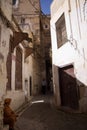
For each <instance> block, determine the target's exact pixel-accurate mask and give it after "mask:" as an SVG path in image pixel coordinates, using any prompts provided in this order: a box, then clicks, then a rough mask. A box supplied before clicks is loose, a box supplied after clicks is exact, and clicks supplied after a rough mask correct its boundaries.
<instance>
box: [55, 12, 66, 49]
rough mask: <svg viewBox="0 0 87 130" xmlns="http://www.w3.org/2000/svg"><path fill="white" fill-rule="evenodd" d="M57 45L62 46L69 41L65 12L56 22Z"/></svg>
mask: <svg viewBox="0 0 87 130" xmlns="http://www.w3.org/2000/svg"><path fill="white" fill-rule="evenodd" d="M56 33H57V45H58V48H59V47H61V46H62V45H63V44H64V43H65V42H66V41H67V33H66V26H65V18H64V14H63V15H62V16H61V17H60V18H59V19H58V21H57V22H56Z"/></svg>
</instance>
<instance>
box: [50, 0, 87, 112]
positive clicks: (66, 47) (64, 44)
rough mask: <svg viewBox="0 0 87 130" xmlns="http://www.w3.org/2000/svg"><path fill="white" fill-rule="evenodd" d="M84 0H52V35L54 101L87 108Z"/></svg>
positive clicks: (72, 106) (86, 23) (86, 18)
mask: <svg viewBox="0 0 87 130" xmlns="http://www.w3.org/2000/svg"><path fill="white" fill-rule="evenodd" d="M86 31H87V1H86V0H61V1H59V0H54V1H53V2H52V4H51V37H52V39H51V40H52V57H53V59H52V61H53V82H54V93H55V101H56V103H57V105H59V106H60V105H62V106H66V107H71V108H73V109H80V110H81V111H87V87H86V86H87V60H86V57H87V56H86V55H87V51H86V49H87V45H86V42H87V39H86V38H87V34H86Z"/></svg>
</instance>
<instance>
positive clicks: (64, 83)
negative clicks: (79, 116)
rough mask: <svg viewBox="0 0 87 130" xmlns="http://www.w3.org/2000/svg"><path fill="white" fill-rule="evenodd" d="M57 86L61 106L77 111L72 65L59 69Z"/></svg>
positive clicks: (76, 90)
mask: <svg viewBox="0 0 87 130" xmlns="http://www.w3.org/2000/svg"><path fill="white" fill-rule="evenodd" d="M59 84H60V95H61V105H62V106H66V107H70V108H73V109H78V107H79V103H78V88H77V84H76V78H75V75H74V69H73V66H72V65H70V66H67V67H64V68H60V69H59Z"/></svg>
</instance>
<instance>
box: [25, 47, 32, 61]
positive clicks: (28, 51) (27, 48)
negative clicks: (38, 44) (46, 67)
mask: <svg viewBox="0 0 87 130" xmlns="http://www.w3.org/2000/svg"><path fill="white" fill-rule="evenodd" d="M33 52H34V49H33V48H30V47H26V48H25V59H26V58H27V57H28V56H29V55H31V53H33Z"/></svg>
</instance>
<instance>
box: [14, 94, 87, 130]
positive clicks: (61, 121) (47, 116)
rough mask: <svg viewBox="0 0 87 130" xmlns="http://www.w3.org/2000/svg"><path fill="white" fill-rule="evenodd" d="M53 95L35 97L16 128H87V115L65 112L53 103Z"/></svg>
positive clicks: (78, 129)
mask: <svg viewBox="0 0 87 130" xmlns="http://www.w3.org/2000/svg"><path fill="white" fill-rule="evenodd" d="M52 100H53V99H52V96H49V95H48V96H38V97H34V99H33V100H32V101H31V103H30V104H31V105H29V106H28V107H27V108H26V110H25V111H24V112H23V113H22V114H21V116H20V117H19V118H18V120H17V122H16V125H15V130H87V115H86V114H85V115H84V114H81V113H72V112H64V111H61V110H59V109H56V108H55V106H53V104H52Z"/></svg>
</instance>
